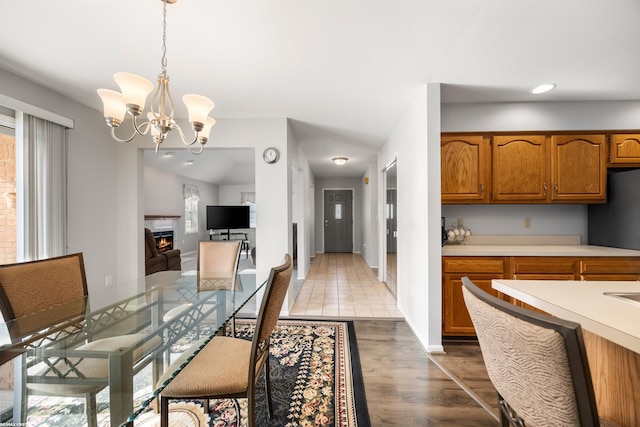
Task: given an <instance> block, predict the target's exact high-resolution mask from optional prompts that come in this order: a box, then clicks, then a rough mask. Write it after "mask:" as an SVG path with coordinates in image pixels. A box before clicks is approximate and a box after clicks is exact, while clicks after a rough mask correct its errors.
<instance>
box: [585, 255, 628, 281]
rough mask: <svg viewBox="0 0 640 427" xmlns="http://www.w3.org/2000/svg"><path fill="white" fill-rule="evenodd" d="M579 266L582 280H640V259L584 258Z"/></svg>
mask: <svg viewBox="0 0 640 427" xmlns="http://www.w3.org/2000/svg"><path fill="white" fill-rule="evenodd" d="M579 266H580V269H579V271H580V274H579V279H580V280H628V281H633V280H640V258H635V257H593V258H583V259H581V260H580V261H579Z"/></svg>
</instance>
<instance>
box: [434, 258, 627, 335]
mask: <svg viewBox="0 0 640 427" xmlns="http://www.w3.org/2000/svg"><path fill="white" fill-rule="evenodd" d="M465 276H467V277H469V279H471V281H472V282H473V283H475V284H476V285H477V286H478V287H480V288H481V289H483V290H485V291H487V292H489V293H490V294H492V295H495V296H497V297H498V298H501V299H505V300H507V301H510V302H513V303H516V304H518V305H519V306H521V307H525V308H529V309H533V307H530V306H528V305H527V304H525V303H522V302H520V301H513V300H512V299H511V298H510V297H508V296H506V295H503V294H501V293H499V292H497V291H496V290H494V289H493V288H492V287H491V280H492V279H518V280H624V281H635V280H640V257H583V258H581V257H554V256H531V257H484V256H469V257H465V256H443V257H442V335H443V336H450V337H453V336H460V337H463V336H471V337H473V336H475V329H474V328H473V323H472V321H471V317H470V316H469V313H468V312H467V307H466V305H465V303H464V298H463V296H462V278H463V277H465ZM535 310H536V311H540V310H537V309H535Z"/></svg>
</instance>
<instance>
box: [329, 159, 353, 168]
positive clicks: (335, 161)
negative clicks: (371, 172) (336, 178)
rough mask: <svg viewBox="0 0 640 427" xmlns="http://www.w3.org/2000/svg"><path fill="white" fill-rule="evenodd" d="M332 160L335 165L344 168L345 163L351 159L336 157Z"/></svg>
mask: <svg viewBox="0 0 640 427" xmlns="http://www.w3.org/2000/svg"><path fill="white" fill-rule="evenodd" d="M331 160H333V163H335V164H336V165H338V166H342V165H344V164H345V163H347V160H349V159H347V158H346V157H334V158H333V159H331Z"/></svg>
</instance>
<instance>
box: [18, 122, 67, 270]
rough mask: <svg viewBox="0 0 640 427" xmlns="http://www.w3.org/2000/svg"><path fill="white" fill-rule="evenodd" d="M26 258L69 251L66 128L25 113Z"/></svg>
mask: <svg viewBox="0 0 640 427" xmlns="http://www.w3.org/2000/svg"><path fill="white" fill-rule="evenodd" d="M23 138H24V139H23V165H24V170H23V175H22V177H23V180H24V181H23V191H24V196H23V197H24V205H23V206H24V208H23V209H24V210H23V221H24V254H23V256H24V260H25V261H28V260H36V259H43V258H50V257H54V256H60V255H65V254H66V251H67V133H66V128H65V127H63V126H60V125H58V124H55V123H51V122H48V121H46V120H44V119H40V118H38V117H34V116H30V115H28V114H23Z"/></svg>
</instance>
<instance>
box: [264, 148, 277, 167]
mask: <svg viewBox="0 0 640 427" xmlns="http://www.w3.org/2000/svg"><path fill="white" fill-rule="evenodd" d="M262 158H263V159H264V161H265V162H267V163H269V164H271V163H275V162H277V161H278V160H279V159H280V152H279V151H278V149H277V148H275V147H269V148H266V149H265V150H264V152H263V153H262Z"/></svg>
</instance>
